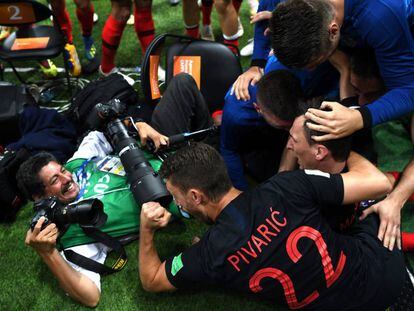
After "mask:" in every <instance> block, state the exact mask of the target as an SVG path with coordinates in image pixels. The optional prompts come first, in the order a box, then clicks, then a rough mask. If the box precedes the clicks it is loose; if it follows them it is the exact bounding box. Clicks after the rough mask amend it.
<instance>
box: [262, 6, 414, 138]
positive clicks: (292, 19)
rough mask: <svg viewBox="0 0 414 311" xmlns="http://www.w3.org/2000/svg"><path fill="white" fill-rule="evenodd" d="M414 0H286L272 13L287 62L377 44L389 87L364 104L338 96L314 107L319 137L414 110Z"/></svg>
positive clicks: (298, 64) (276, 44)
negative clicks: (347, 103) (352, 104)
mask: <svg viewBox="0 0 414 311" xmlns="http://www.w3.org/2000/svg"><path fill="white" fill-rule="evenodd" d="M413 11H414V5H413V2H412V0H406V1H394V0H366V1H360V0H347V1H344V0H287V1H285V2H282V3H281V4H279V5H278V6H277V7H276V9H275V11H274V12H273V14H272V18H271V20H270V25H271V26H270V28H271V33H272V39H271V40H272V47H273V49H274V51H275V55H276V56H277V57H278V59H279V60H280V61H281V62H282V63H283V64H284V65H285V66H287V67H295V68H304V67H306V68H313V67H315V66H317V65H318V64H320V63H322V62H323V61H324V60H326V59H327V58H328V57H329V56H330V55H331V54H332V53H333V52H334V51H335V49H337V48H338V46H339V47H344V48H351V49H352V48H355V47H361V46H369V47H371V48H373V49H374V51H375V55H376V58H377V62H378V65H379V69H380V72H381V76H382V78H383V80H384V83H385V87H386V89H387V92H386V93H385V94H384V95H383V96H381V97H380V98H378V99H377V100H375V101H374V102H372V103H370V104H369V105H366V106H365V107H363V108H362V109H359V110H353V109H347V108H344V107H343V106H341V105H340V104H338V103H335V102H326V103H324V104H323V105H322V108H330V109H331V110H332V111H322V110H317V109H312V110H311V111H310V112H309V113H308V114H306V117H307V118H310V119H311V120H312V121H314V122H316V123H318V124H314V125H309V126H310V127H311V128H312V129H314V130H318V131H322V132H326V133H328V134H326V135H323V136H321V137H319V138H317V140H328V139H332V138H334V137H343V136H347V135H349V134H351V133H353V132H355V131H356V130H358V129H361V128H363V127H371V126H375V125H377V124H379V123H382V122H385V121H389V120H392V119H395V118H397V117H399V116H402V115H403V114H405V113H407V112H410V111H413V110H414V39H413V29H414V27H413V25H414V18H413V16H414V14H413Z"/></svg>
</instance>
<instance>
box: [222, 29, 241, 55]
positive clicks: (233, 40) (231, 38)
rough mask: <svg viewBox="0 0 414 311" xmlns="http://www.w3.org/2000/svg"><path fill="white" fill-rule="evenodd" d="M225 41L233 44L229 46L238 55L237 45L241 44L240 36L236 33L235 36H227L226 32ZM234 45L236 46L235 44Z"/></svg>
mask: <svg viewBox="0 0 414 311" xmlns="http://www.w3.org/2000/svg"><path fill="white" fill-rule="evenodd" d="M223 38H224V40H223V43H224V44H226V45H227V44H232V45H231V46H230V45H228V46H227V47H228V48H229V49H230V50H231V51H232V52H233V53H234V54H235V55H237V47H238V46H239V37H237V34H236V35H233V36H226V35H225V34H223ZM233 45H234V46H233Z"/></svg>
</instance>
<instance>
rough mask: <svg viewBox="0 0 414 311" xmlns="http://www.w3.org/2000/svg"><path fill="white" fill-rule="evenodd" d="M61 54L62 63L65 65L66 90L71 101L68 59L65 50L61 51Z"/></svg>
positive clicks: (71, 91)
mask: <svg viewBox="0 0 414 311" xmlns="http://www.w3.org/2000/svg"><path fill="white" fill-rule="evenodd" d="M62 56H63V64H64V66H65V74H66V80H67V82H68V90H69V92H70V101H72V96H73V89H72V84H71V83H70V76H69V67H68V61H67V59H66V56H65V52H62Z"/></svg>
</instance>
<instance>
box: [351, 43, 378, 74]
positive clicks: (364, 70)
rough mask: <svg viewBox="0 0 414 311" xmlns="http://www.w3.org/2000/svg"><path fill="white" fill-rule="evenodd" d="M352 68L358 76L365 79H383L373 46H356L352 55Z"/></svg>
mask: <svg viewBox="0 0 414 311" xmlns="http://www.w3.org/2000/svg"><path fill="white" fill-rule="evenodd" d="M350 63H351V70H352V72H353V73H354V74H356V75H357V76H360V77H362V78H365V79H372V78H376V79H379V80H382V76H381V72H380V69H379V66H378V63H377V59H376V56H375V51H374V49H372V48H356V49H353V50H352V52H351V55H350Z"/></svg>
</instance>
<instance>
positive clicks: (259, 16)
mask: <svg viewBox="0 0 414 311" xmlns="http://www.w3.org/2000/svg"><path fill="white" fill-rule="evenodd" d="M271 18H272V12H271V11H260V12H257V13H256V14H253V15H252V16H250V24H255V23H257V22H260V21H263V20H269V19H271Z"/></svg>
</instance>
